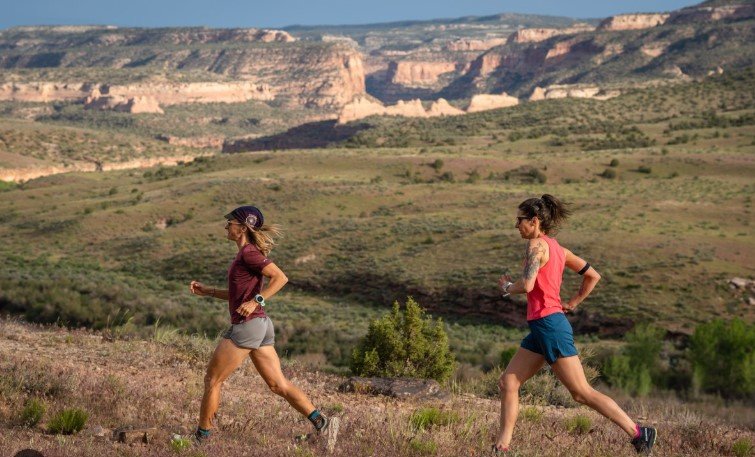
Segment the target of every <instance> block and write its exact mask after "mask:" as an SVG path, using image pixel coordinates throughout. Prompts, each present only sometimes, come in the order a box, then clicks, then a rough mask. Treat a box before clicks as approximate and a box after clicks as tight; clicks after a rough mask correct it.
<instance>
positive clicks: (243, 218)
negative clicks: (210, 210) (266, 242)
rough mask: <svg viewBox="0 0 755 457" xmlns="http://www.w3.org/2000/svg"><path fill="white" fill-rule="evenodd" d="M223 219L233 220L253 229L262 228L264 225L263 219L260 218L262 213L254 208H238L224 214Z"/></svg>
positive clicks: (262, 217)
mask: <svg viewBox="0 0 755 457" xmlns="http://www.w3.org/2000/svg"><path fill="white" fill-rule="evenodd" d="M225 218H226V219H228V220H231V219H235V220H237V221H239V222H241V223H242V224H246V225H248V226H249V227H251V228H254V229H258V228H260V227H262V224H264V223H265V217H264V216H262V211H260V210H259V208H257V207H256V206H239V207H238V208H236V209H234V210H233V211H231V212H230V213H228V214H226V215H225Z"/></svg>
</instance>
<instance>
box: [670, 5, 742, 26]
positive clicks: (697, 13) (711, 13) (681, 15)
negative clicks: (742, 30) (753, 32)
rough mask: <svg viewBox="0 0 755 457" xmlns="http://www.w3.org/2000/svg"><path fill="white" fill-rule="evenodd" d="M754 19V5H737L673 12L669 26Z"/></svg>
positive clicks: (692, 8)
mask: <svg viewBox="0 0 755 457" xmlns="http://www.w3.org/2000/svg"><path fill="white" fill-rule="evenodd" d="M753 17H755V3H752V2H748V3H742V4H739V5H723V6H713V7H711V6H704V7H690V8H683V9H681V10H678V11H674V12H673V13H672V14H671V17H670V18H669V19H668V21H667V22H668V23H669V24H700V23H705V22H710V21H720V20H739V19H752V18H753Z"/></svg>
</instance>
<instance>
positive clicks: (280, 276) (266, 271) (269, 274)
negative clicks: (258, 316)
mask: <svg viewBox="0 0 755 457" xmlns="http://www.w3.org/2000/svg"><path fill="white" fill-rule="evenodd" d="M262 274H263V275H265V277H266V278H268V279H269V281H268V283H267V284H266V285H265V287H264V288H263V289H262V290H261V291H260V295H262V297H264V299H265V300H267V299H268V298H270V297H272V296H273V295H275V294H277V293H278V291H280V290H281V289H282V288H283V286H285V285H286V283H287V282H288V277H287V276H286V274H285V273H283V270H281V269H280V268H278V265H276V264H274V263H270V264H268V265H267V266H266V267H265V268H263V269H262Z"/></svg>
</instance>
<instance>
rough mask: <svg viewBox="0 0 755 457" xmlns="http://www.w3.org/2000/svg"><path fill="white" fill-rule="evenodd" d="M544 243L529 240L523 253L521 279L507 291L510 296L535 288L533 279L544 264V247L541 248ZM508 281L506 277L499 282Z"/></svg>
mask: <svg viewBox="0 0 755 457" xmlns="http://www.w3.org/2000/svg"><path fill="white" fill-rule="evenodd" d="M544 244H545V241H542V240H538V239H534V240H529V242H528V243H527V248H526V250H525V253H524V269H523V271H522V277H521V278H520V279H518V280H517V281H516V282H514V284H512V285H511V286H510V287H509V289H508V291H509V293H510V294H526V293H527V292H530V291H531V290H532V289H533V288H534V287H535V278H537V272H538V270H540V266H541V265H542V264H543V263H545V260H547V259H545V258H544V257H545V254H546V252H547V251H546V247H545V246H543V245H544ZM504 279H505V280H509V279H508V276H504V277H502V278H501V281H499V283H500V282H502V281H504Z"/></svg>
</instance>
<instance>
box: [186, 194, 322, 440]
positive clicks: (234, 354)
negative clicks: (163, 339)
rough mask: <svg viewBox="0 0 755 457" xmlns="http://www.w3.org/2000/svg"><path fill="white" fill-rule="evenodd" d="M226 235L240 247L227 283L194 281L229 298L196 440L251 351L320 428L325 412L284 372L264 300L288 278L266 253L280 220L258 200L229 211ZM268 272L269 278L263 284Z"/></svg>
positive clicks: (263, 371) (194, 287)
mask: <svg viewBox="0 0 755 457" xmlns="http://www.w3.org/2000/svg"><path fill="white" fill-rule="evenodd" d="M225 229H226V231H227V235H226V237H227V238H228V239H229V240H231V241H234V242H235V243H236V245H237V246H238V248H239V252H238V254H236V258H235V259H234V260H233V262H232V263H231V266H230V268H229V269H228V288H227V289H218V288H215V287H210V286H206V285H204V284H202V283H200V282H197V281H192V282H191V285H190V286H189V288H190V290H191V292H192V293H194V294H196V295H201V296H210V297H213V298H218V299H222V300H228V311H229V312H230V315H231V327H230V328H229V329H228V330H227V331H226V332H225V334H224V335H223V339H222V340H221V341H220V343H218V346H217V348H215V353H214V354H213V355H212V359H211V360H210V363H209V365H208V367H207V374H206V375H205V378H204V385H205V388H204V396H203V397H202V406H201V408H200V412H199V427H198V428H197V430H196V432H195V434H194V437H195V438H196V439H197V441H199V442H201V441H202V440H204V439H206V438H207V437H209V435H210V432H211V430H212V428H213V423H212V422H213V419H214V418H215V413H216V412H217V410H218V405H219V403H220V387H221V386H222V384H223V381H225V380H226V379H227V378H228V376H230V375H231V373H233V372H234V371H235V370H236V368H238V367H239V366H241V364H242V363H243V361H244V359H245V358H246V357H247V356H249V357H250V358H251V360H252V363H254V367H255V368H256V369H257V372H258V373H259V374H260V376H262V379H264V380H265V383H267V385H268V386H269V387H270V390H272V391H273V392H275V393H276V394H278V395H280V396H281V397H283V398H284V399H286V401H287V402H288V403H289V404H290V405H291V406H293V407H294V408H295V409H296V410H297V411H299V412H300V413H302V414H303V415H305V416H307V418H308V419H309V420H310V421H311V422H312V425H314V427H315V430H316V431H318V432H320V431H322V430H324V429H325V428H326V427H327V426H328V420H327V418H326V417H325V416H324V415H323V414H322V413H320V411H319V410H317V409H315V407H314V405H313V404H312V402H310V401H309V398H307V396H306V395H305V394H304V392H302V391H301V390H300V389H299V388H298V387H296V386H295V385H293V384H292V383H291V382H290V381H289V380H288V379H286V377H285V376H284V375H283V372H282V371H281V366H280V359H279V358H278V354H277V353H276V352H275V347H274V346H273V344H274V343H275V330H274V329H273V324H272V322H271V321H270V319H269V318H268V317H267V315H266V314H265V300H268V299H270V297H272V296H273V295H275V294H276V293H277V292H278V291H279V290H281V288H283V286H284V285H285V284H286V282H288V278H286V275H285V274H284V273H283V271H281V269H280V268H278V267H277V266H276V265H275V264H274V263H273V262H272V261H271V260H270V259H268V258H267V255H268V254H269V253H270V250H271V249H272V248H273V246H274V245H275V240H274V238H275V237H276V236H278V235H279V234H280V231H279V229H278V227H277V226H274V225H273V226H271V225H265V224H264V217H263V216H262V212H260V210H259V209H257V208H256V207H254V206H241V207H239V208H236V209H235V210H233V211H231V212H230V213H229V214H227V215H226V225H225ZM264 278H267V279H268V282H267V284H263V282H264Z"/></svg>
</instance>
